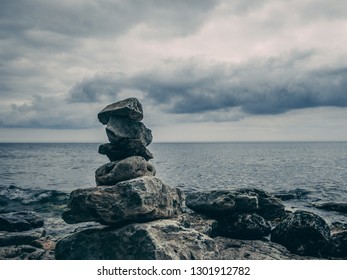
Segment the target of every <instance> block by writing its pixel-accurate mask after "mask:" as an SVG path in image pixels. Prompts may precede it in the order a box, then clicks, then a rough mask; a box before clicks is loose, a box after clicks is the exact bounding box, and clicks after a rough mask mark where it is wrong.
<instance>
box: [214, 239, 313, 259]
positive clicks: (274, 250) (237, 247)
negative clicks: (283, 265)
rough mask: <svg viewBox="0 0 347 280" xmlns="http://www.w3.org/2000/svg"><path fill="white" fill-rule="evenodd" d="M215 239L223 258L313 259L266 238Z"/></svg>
mask: <svg viewBox="0 0 347 280" xmlns="http://www.w3.org/2000/svg"><path fill="white" fill-rule="evenodd" d="M214 241H215V243H216V245H217V248H218V250H219V252H220V254H219V259H221V260H300V259H301V260H302V259H305V260H306V259H313V258H312V257H302V256H298V255H294V254H292V253H290V252H289V251H288V249H287V248H285V247H284V246H282V245H280V244H276V243H273V242H270V241H264V240H240V239H231V238H226V237H216V238H214Z"/></svg>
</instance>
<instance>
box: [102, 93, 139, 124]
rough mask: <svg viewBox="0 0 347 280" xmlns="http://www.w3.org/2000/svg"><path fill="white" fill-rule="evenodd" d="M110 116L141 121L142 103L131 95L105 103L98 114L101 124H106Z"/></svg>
mask: <svg viewBox="0 0 347 280" xmlns="http://www.w3.org/2000/svg"><path fill="white" fill-rule="evenodd" d="M110 117H121V118H128V119H130V120H134V121H141V120H142V119H143V110H142V105H141V103H140V102H139V101H138V99H137V98H134V97H131V98H127V99H125V100H121V101H118V102H116V103H113V104H110V105H107V106H106V107H105V108H104V109H102V110H101V111H100V113H99V114H98V119H99V121H100V122H101V123H102V124H107V123H108V121H109V119H110Z"/></svg>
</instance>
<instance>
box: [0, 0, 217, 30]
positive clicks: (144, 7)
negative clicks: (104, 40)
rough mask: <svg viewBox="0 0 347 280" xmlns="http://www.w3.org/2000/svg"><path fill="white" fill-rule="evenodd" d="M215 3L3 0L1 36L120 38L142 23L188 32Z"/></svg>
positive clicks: (130, 0) (208, 1)
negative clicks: (42, 34) (30, 32)
mask: <svg viewBox="0 0 347 280" xmlns="http://www.w3.org/2000/svg"><path fill="white" fill-rule="evenodd" d="M216 4H217V1H215V0H200V1H198V0H196V1H183V0H182V1H180V0H179V1H170V0H166V1H155V0H148V1H136V0H129V1H122V0H118V1H117V0H99V1H91V0H89V1H88V0H86V1H83V0H78V1H70V0H61V1H45V0H31V1H26V0H17V1H12V0H2V1H1V4H0V7H1V9H0V17H1V25H0V26H1V32H0V36H1V37H12V36H13V35H16V34H23V33H25V32H26V31H28V30H46V31H50V32H54V33H57V34H64V35H69V36H73V37H76V36H81V37H89V36H108V35H118V34H121V33H124V32H126V31H127V30H129V28H132V27H133V26H134V25H135V24H138V23H139V22H145V24H147V25H149V26H155V27H156V28H157V27H158V26H159V27H160V26H161V27H163V28H164V29H165V31H166V32H169V33H171V32H172V33H182V32H183V33H186V32H187V31H188V32H189V31H191V30H194V29H196V28H198V27H199V26H200V24H201V22H202V20H204V19H205V17H206V15H207V14H208V12H209V11H210V10H211V9H212V8H213V7H214V6H215V5H216ZM157 25H158V26H157Z"/></svg>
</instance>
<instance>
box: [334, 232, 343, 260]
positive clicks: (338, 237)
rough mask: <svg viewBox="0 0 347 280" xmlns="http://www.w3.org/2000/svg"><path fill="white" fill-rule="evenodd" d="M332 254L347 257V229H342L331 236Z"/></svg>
mask: <svg viewBox="0 0 347 280" xmlns="http://www.w3.org/2000/svg"><path fill="white" fill-rule="evenodd" d="M330 255H331V256H333V257H338V258H344V259H347V231H341V232H339V233H336V234H333V235H332V236H331V242H330Z"/></svg>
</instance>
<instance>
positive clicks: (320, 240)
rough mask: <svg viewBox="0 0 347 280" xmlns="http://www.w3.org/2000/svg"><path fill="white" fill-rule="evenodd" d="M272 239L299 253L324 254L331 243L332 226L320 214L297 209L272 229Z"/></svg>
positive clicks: (309, 254)
mask: <svg viewBox="0 0 347 280" xmlns="http://www.w3.org/2000/svg"><path fill="white" fill-rule="evenodd" d="M271 241H272V242H275V243H279V244H282V245H284V246H285V247H286V248H288V249H289V251H291V252H292V253H296V254H299V255H308V256H324V255H326V253H327V250H328V247H329V245H330V244H329V242H330V228H329V226H328V225H327V223H326V222H325V221H324V220H323V219H322V218H321V217H319V216H318V215H316V214H313V213H310V212H307V211H296V212H294V213H293V214H291V215H289V216H288V217H287V218H286V219H284V220H283V221H282V222H281V223H279V224H278V225H277V226H276V227H275V228H274V229H273V230H272V232H271Z"/></svg>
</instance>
